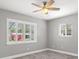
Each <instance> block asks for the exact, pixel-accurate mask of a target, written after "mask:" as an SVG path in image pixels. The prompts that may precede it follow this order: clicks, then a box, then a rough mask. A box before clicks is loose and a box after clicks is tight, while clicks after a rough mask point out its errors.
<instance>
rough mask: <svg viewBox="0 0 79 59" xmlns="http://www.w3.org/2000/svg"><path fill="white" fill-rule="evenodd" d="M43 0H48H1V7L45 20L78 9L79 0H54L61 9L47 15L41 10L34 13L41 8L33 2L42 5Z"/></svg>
mask: <svg viewBox="0 0 79 59" xmlns="http://www.w3.org/2000/svg"><path fill="white" fill-rule="evenodd" d="M42 1H46V0H0V8H1V9H6V10H10V11H14V12H18V13H22V14H25V15H29V16H32V17H36V18H39V19H45V20H50V19H54V18H58V17H62V16H65V15H70V14H72V13H76V12H77V11H78V0H54V1H55V3H54V5H55V6H56V7H59V8H60V11H49V13H48V14H47V15H45V14H43V13H42V12H41V11H40V12H37V13H33V11H34V10H36V9H39V8H37V7H35V6H33V5H32V4H31V3H37V4H38V5H41V4H42Z"/></svg>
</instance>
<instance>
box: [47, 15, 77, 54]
mask: <svg viewBox="0 0 79 59" xmlns="http://www.w3.org/2000/svg"><path fill="white" fill-rule="evenodd" d="M47 24H48V40H49V41H48V47H49V48H52V49H55V50H62V51H66V52H71V53H76V54H77V49H78V45H77V44H78V15H77V14H74V15H70V16H66V17H63V18H58V19H55V20H51V21H48V23H47ZM60 24H72V37H60V36H58V33H59V25H60Z"/></svg>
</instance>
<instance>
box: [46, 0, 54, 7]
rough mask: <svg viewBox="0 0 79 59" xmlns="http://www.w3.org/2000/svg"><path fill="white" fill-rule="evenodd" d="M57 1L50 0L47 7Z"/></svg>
mask: <svg viewBox="0 0 79 59" xmlns="http://www.w3.org/2000/svg"><path fill="white" fill-rule="evenodd" d="M54 2H55V1H54V0H48V2H47V4H46V5H47V6H51V5H52V4H53V3H54Z"/></svg>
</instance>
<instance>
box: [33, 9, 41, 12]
mask: <svg viewBox="0 0 79 59" xmlns="http://www.w3.org/2000/svg"><path fill="white" fill-rule="evenodd" d="M38 11H41V9H39V10H35V11H33V12H38Z"/></svg>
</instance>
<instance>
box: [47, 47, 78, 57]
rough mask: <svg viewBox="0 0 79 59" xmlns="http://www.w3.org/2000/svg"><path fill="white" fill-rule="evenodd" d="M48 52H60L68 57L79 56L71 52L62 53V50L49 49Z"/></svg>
mask: <svg viewBox="0 0 79 59" xmlns="http://www.w3.org/2000/svg"><path fill="white" fill-rule="evenodd" d="M48 50H50V51H54V52H58V53H63V54H66V55H71V56H78V54H75V53H71V52H66V51H61V50H55V49H50V48H48Z"/></svg>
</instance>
